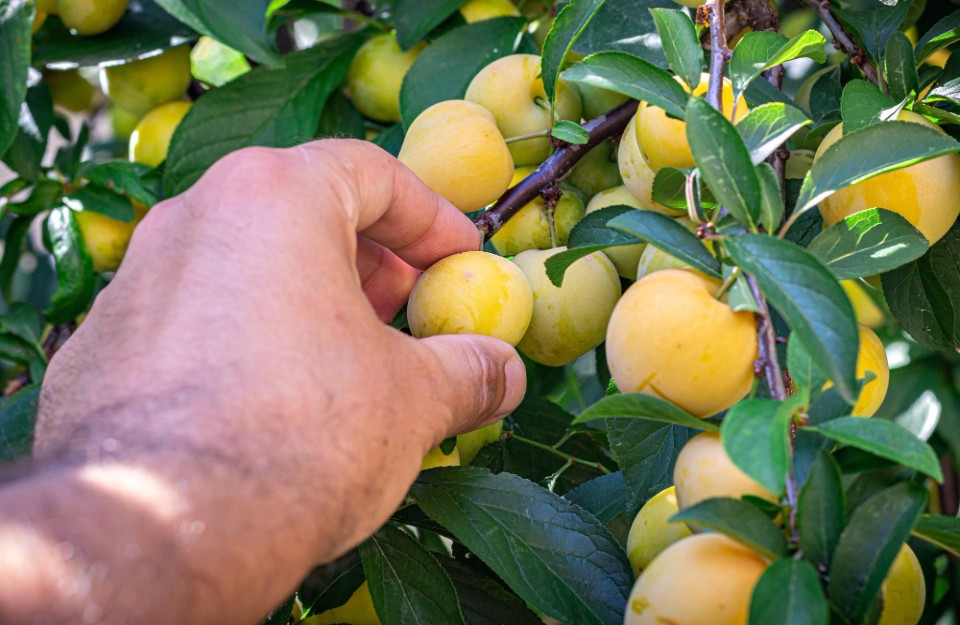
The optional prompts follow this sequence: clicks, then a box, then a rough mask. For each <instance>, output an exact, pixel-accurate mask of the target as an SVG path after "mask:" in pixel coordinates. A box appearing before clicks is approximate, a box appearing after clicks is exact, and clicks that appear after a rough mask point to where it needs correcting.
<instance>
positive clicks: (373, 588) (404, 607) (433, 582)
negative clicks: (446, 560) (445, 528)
mask: <svg viewBox="0 0 960 625" xmlns="http://www.w3.org/2000/svg"><path fill="white" fill-rule="evenodd" d="M360 558H361V559H362V560H363V572H364V574H365V575H366V578H367V582H368V583H369V584H370V596H371V597H372V598H373V606H374V607H375V608H376V610H377V615H378V616H379V617H380V620H381V621H383V622H384V623H386V624H387V625H390V624H392V623H395V624H396V625H406V624H407V623H413V624H416V623H450V625H466V621H465V620H464V618H463V613H462V612H461V611H460V603H459V601H457V591H456V589H454V587H453V582H452V581H450V576H449V575H447V573H446V571H444V570H443V567H441V566H440V563H439V562H437V559H436V558H434V557H433V555H431V553H430V552H429V551H427V550H426V549H425V548H424V547H422V546H421V545H420V543H418V542H417V541H416V540H414V539H413V538H412V537H411V536H410V535H409V534H407V533H405V532H404V531H403V530H401V529H398V528H397V527H394V526H392V525H384V526H383V527H382V528H380V530H379V531H378V532H377V533H376V534H374V535H373V536H371V537H370V538H368V539H367V540H366V541H364V542H363V543H361V544H360Z"/></svg>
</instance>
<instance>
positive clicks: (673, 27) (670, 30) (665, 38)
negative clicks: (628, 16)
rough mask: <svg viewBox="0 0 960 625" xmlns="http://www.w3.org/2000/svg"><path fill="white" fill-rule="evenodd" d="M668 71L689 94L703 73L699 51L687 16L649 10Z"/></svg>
mask: <svg viewBox="0 0 960 625" xmlns="http://www.w3.org/2000/svg"><path fill="white" fill-rule="evenodd" d="M650 13H651V15H653V21H654V23H655V24H656V25H657V33H659V35H660V42H661V43H662V44H663V53H664V54H665V55H666V57H667V63H669V64H670V69H672V70H673V73H675V74H676V75H677V76H679V77H680V78H682V79H683V82H685V83H687V86H688V87H690V90H691V91H693V90H694V89H696V88H697V86H698V85H699V84H700V74H701V73H702V72H703V47H702V46H701V44H700V37H699V36H697V29H696V27H695V26H694V25H693V21H691V19H690V16H688V15H687V14H686V12H685V11H681V10H679V9H650Z"/></svg>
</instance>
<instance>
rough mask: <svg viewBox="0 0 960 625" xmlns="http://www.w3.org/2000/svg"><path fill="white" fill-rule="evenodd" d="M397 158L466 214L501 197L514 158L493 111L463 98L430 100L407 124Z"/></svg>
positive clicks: (505, 188)
mask: <svg viewBox="0 0 960 625" xmlns="http://www.w3.org/2000/svg"><path fill="white" fill-rule="evenodd" d="M398 158H399V159H400V162H402V163H403V164H404V165H406V166H407V167H409V168H410V169H412V170H413V172H414V173H415V174H417V176H419V177H420V179H421V180H423V181H424V182H425V183H426V184H427V186H429V187H430V188H431V189H433V190H434V191H436V192H437V193H439V194H440V195H442V196H443V197H445V198H446V199H447V200H449V201H450V202H451V203H452V204H453V205H454V206H456V207H457V208H459V209H460V210H462V211H463V212H465V213H469V212H471V211H475V210H477V209H480V208H483V207H484V206H486V205H487V204H490V203H491V202H493V201H494V200H496V199H497V198H498V197H500V196H501V195H502V194H503V192H504V191H506V190H507V187H508V186H509V185H510V180H511V179H512V178H513V159H512V158H511V156H510V151H509V150H508V149H507V144H506V143H505V142H504V140H503V137H502V136H501V135H500V131H499V130H497V123H496V120H494V118H493V115H491V114H490V112H489V111H487V110H486V109H485V108H483V107H482V106H480V105H478V104H474V103H473V102H467V101H465V100H448V101H446V102H440V103H438V104H434V105H433V106H431V107H430V108H428V109H427V110H425V111H424V112H422V113H420V115H418V116H417V118H416V119H415V120H414V121H413V123H412V124H410V128H409V129H408V130H407V134H406V136H405V137H404V139H403V146H402V147H401V148H400V154H399V157H398Z"/></svg>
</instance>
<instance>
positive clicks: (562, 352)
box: [513, 247, 621, 367]
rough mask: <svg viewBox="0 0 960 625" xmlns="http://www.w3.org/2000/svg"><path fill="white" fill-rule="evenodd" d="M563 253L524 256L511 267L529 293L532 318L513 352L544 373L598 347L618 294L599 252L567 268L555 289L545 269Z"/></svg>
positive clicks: (531, 252)
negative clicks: (544, 367) (524, 280)
mask: <svg viewBox="0 0 960 625" xmlns="http://www.w3.org/2000/svg"><path fill="white" fill-rule="evenodd" d="M566 249H567V248H565V247H557V248H554V249H552V250H543V251H538V250H528V251H526V252H523V253H521V254H518V255H517V257H516V258H515V259H514V261H513V262H515V263H517V266H518V267H520V269H521V270H522V271H523V274H524V275H525V276H526V277H527V280H528V281H529V282H530V286H531V288H532V289H533V318H532V319H531V320H530V326H529V327H528V328H527V332H526V334H524V335H523V338H522V339H521V340H520V343H518V344H517V349H519V350H520V351H521V352H522V353H523V354H525V355H526V356H527V357H528V358H530V359H531V360H534V361H536V362H539V363H540V364H543V365H547V366H550V367H560V366H563V365H565V364H568V363H571V362H573V361H574V360H576V359H577V358H579V357H580V356H583V355H584V354H586V353H587V352H589V351H590V350H592V349H594V348H595V347H597V346H598V345H600V343H602V342H603V339H604V336H605V335H606V333H607V325H608V324H609V323H610V315H612V314H613V309H614V307H615V306H616V305H617V300H619V299H620V294H621V292H620V278H619V277H617V271H616V269H615V268H614V266H613V263H611V262H610V259H608V258H607V257H606V256H604V255H603V254H601V253H600V252H595V253H593V254H590V255H589V256H585V257H583V258H581V259H579V260H578V261H576V262H575V263H573V264H572V265H570V267H569V268H567V272H566V274H565V275H564V279H563V286H560V287H557V286H555V285H554V284H553V282H551V281H550V278H549V277H547V270H546V266H545V263H546V261H547V259H548V258H550V257H551V256H554V255H555V254H559V253H560V252H563V251H565V250H566Z"/></svg>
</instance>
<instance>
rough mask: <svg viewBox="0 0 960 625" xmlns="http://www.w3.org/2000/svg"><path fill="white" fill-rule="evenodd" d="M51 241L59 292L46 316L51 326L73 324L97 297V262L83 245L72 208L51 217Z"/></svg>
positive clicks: (48, 233) (48, 225) (55, 211)
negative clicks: (94, 265)
mask: <svg viewBox="0 0 960 625" xmlns="http://www.w3.org/2000/svg"><path fill="white" fill-rule="evenodd" d="M46 229H47V239H48V240H49V241H50V253H51V254H53V259H54V261H55V262H56V264H57V284H58V288H57V292H56V293H55V294H54V296H53V300H52V301H51V302H50V308H49V309H47V311H46V312H45V313H44V314H45V315H46V317H47V320H48V321H50V323H65V322H67V321H73V320H74V319H76V318H77V315H79V314H80V313H82V312H84V311H85V310H86V308H87V305H88V304H89V303H90V299H91V298H92V297H93V288H94V273H93V261H91V260H90V254H89V252H87V248H86V246H85V245H84V243H83V236H82V235H81V234H80V226H79V225H78V224H77V219H76V217H74V213H73V211H72V210H70V209H69V208H65V207H63V208H56V209H54V210H53V211H51V213H50V216H49V217H47V223H46Z"/></svg>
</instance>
